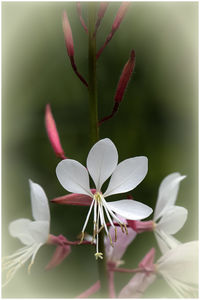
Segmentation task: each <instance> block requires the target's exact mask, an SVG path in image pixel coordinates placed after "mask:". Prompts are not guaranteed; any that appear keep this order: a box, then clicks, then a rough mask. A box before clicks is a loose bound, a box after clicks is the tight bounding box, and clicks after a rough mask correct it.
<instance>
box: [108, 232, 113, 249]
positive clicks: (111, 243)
mask: <svg viewBox="0 0 200 300" xmlns="http://www.w3.org/2000/svg"><path fill="white" fill-rule="evenodd" d="M108 237H109V240H110V244H111V246H112V247H114V246H113V242H112V238H111V235H110V233H108Z"/></svg>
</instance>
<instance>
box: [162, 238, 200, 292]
mask: <svg viewBox="0 0 200 300" xmlns="http://www.w3.org/2000/svg"><path fill="white" fill-rule="evenodd" d="M198 248H199V242H198V241H192V242H188V243H185V244H180V245H178V246H177V247H176V248H174V249H171V250H170V251H168V252H166V253H165V254H164V255H163V256H162V257H161V258H160V259H159V260H158V261H157V263H156V265H157V272H158V273H159V274H161V275H162V276H163V278H164V279H165V280H166V281H167V283H168V284H169V286H170V287H171V288H172V289H173V290H174V291H175V292H176V293H177V295H178V296H179V297H180V298H197V297H198V265H199V264H198V255H199V251H198Z"/></svg>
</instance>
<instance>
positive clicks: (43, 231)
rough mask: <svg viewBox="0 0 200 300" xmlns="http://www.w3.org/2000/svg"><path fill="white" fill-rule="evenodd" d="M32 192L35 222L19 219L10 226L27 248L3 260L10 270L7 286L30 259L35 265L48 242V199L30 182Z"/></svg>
mask: <svg viewBox="0 0 200 300" xmlns="http://www.w3.org/2000/svg"><path fill="white" fill-rule="evenodd" d="M29 183H30V191H31V205H32V215H33V218H34V219H35V221H31V220H29V219H17V220H15V221H13V222H11V223H10V224H9V233H10V235H11V236H13V237H16V238H18V239H19V240H20V241H21V242H22V243H23V244H24V245H25V247H23V248H21V249H19V250H17V251H16V252H15V253H14V254H12V255H9V256H7V257H5V258H4V260H3V269H5V270H8V272H7V274H6V275H7V276H6V277H7V278H6V282H5V283H4V284H3V286H5V285H6V284H7V283H8V282H9V281H10V280H11V279H12V278H13V276H14V275H15V273H16V272H17V270H18V269H19V268H20V267H21V266H22V265H23V264H24V263H25V262H26V261H27V260H28V259H29V258H30V257H32V259H31V263H30V265H29V267H28V270H30V267H31V265H32V264H33V263H34V259H35V256H36V253H37V252H38V250H39V248H40V247H41V246H42V245H44V244H45V243H46V242H47V240H48V235H49V226H50V212H49V206H48V199H47V197H46V194H45V192H44V190H43V189H42V187H41V186H40V185H39V184H37V183H34V182H32V181H31V180H30V181H29Z"/></svg>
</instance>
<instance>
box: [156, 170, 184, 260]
mask: <svg viewBox="0 0 200 300" xmlns="http://www.w3.org/2000/svg"><path fill="white" fill-rule="evenodd" d="M185 177H186V176H181V175H180V174H179V173H172V174H170V175H168V176H167V177H165V178H164V180H163V181H162V182H161V184H160V187H159V192H158V200H157V203H156V207H155V212H154V218H153V220H154V222H155V228H154V233H155V236H156V239H157V242H158V245H159V247H160V250H161V252H162V253H163V254H164V253H165V252H167V251H168V250H170V249H172V248H174V247H176V246H177V245H178V244H179V243H180V242H179V241H178V240H177V239H175V238H174V237H173V236H172V235H173V234H175V233H177V232H178V231H179V230H180V229H181V228H182V227H183V225H184V224H185V221H186V220H187V215H188V212H187V209H185V208H184V207H180V206H176V205H175V202H176V198H177V194H178V190H179V184H180V182H181V181H182V180H183V179H184V178H185Z"/></svg>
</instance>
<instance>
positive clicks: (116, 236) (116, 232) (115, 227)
mask: <svg viewBox="0 0 200 300" xmlns="http://www.w3.org/2000/svg"><path fill="white" fill-rule="evenodd" d="M116 241H117V228H116V227H115V243H116Z"/></svg>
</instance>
